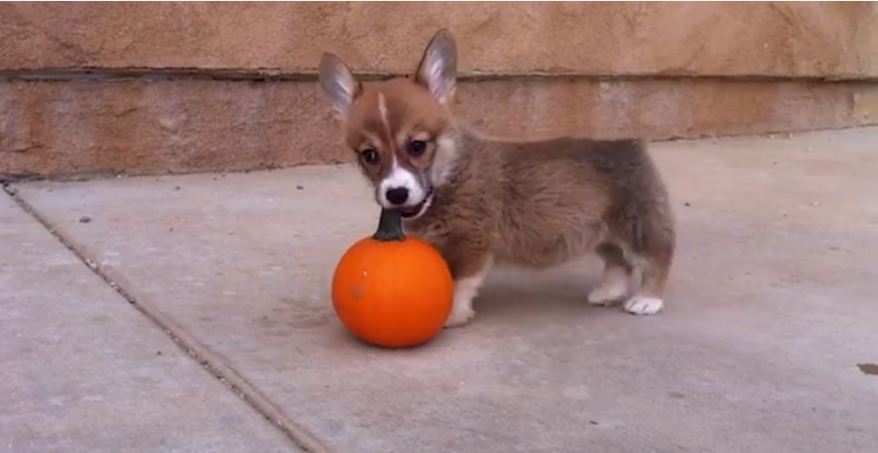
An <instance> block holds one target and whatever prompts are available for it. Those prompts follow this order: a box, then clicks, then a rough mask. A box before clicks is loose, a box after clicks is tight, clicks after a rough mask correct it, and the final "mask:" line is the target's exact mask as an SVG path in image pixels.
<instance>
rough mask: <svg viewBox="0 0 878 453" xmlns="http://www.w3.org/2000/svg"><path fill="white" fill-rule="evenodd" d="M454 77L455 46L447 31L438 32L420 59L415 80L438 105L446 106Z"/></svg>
mask: <svg viewBox="0 0 878 453" xmlns="http://www.w3.org/2000/svg"><path fill="white" fill-rule="evenodd" d="M456 77H457V45H456V44H455V42H454V37H453V36H451V33H450V32H449V31H448V30H439V32H437V33H436V35H435V36H433V39H431V40H430V44H429V45H427V50H425V51H424V56H423V57H421V63H420V64H419V65H418V71H417V73H416V75H415V80H416V81H417V82H418V83H420V84H421V85H423V86H425V87H426V88H427V89H428V90H430V94H432V95H433V97H434V98H436V100H437V101H439V103H441V104H446V105H447V104H449V101H450V100H451V99H452V98H453V96H454V88H455V78H456Z"/></svg>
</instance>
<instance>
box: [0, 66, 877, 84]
mask: <svg viewBox="0 0 878 453" xmlns="http://www.w3.org/2000/svg"><path fill="white" fill-rule="evenodd" d="M354 75H355V76H356V77H357V78H358V79H361V80H382V79H387V78H390V77H396V76H402V75H405V74H402V73H399V72H394V71H357V72H356V73H355V74H354ZM317 77H318V75H317V71H316V70H315V69H280V68H194V67H179V68H173V67H119V68H106V67H67V68H35V69H24V68H23V69H0V80H5V81H30V82H72V81H104V82H112V81H125V80H144V81H162V80H165V81H170V80H193V79H194V80H215V81H242V82H260V81H293V82H296V81H298V82H315V81H317ZM458 78H459V79H460V80H461V81H469V82H480V81H503V80H510V81H514V80H547V79H550V80H569V79H584V80H598V81H649V80H718V81H725V82H823V83H857V82H859V83H870V82H876V81H878V77H875V76H869V75H858V74H832V75H817V74H802V75H784V74H757V73H753V74H709V73H708V74H698V73H693V72H689V71H685V70H680V71H664V72H645V73H631V72H619V73H612V72H576V71H549V70H540V69H535V70H531V71H518V72H503V71H486V70H478V69H476V70H469V71H464V72H461V73H460V74H458Z"/></svg>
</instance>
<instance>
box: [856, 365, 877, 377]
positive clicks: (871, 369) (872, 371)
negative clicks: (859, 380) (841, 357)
mask: <svg viewBox="0 0 878 453" xmlns="http://www.w3.org/2000/svg"><path fill="white" fill-rule="evenodd" d="M857 368H859V369H860V371H862V372H863V374H868V375H870V376H878V364H875V363H858V364H857Z"/></svg>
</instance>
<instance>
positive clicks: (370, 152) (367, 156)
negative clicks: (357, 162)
mask: <svg viewBox="0 0 878 453" xmlns="http://www.w3.org/2000/svg"><path fill="white" fill-rule="evenodd" d="M360 157H362V158H363V161H364V162H366V163H367V164H373V165H374V164H377V163H378V159H379V156H378V151H375V148H366V149H364V150H362V151H360Z"/></svg>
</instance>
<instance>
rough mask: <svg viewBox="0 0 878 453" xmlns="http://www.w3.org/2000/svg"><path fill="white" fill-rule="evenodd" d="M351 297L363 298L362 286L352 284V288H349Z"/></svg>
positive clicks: (355, 298)
mask: <svg viewBox="0 0 878 453" xmlns="http://www.w3.org/2000/svg"><path fill="white" fill-rule="evenodd" d="M351 298H352V299H354V300H360V299H362V298H363V287H362V286H360V285H357V286H354V289H352V290H351Z"/></svg>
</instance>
